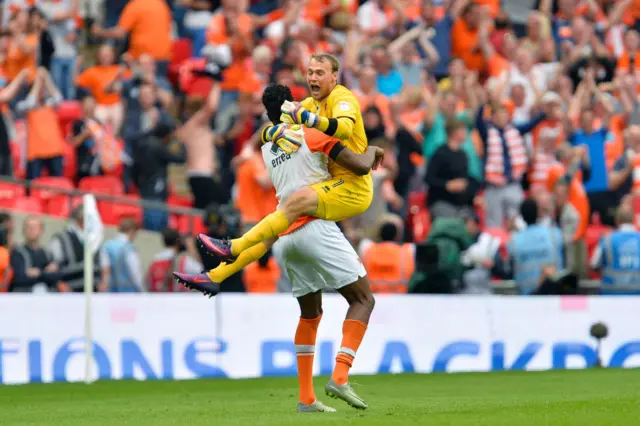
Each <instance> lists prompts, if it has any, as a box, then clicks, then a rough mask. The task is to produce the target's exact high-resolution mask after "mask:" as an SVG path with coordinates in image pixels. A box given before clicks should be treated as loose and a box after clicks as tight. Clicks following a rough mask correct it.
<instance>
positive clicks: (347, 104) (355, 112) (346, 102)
mask: <svg viewBox="0 0 640 426" xmlns="http://www.w3.org/2000/svg"><path fill="white" fill-rule="evenodd" d="M301 105H302V106H303V107H304V108H305V109H306V110H308V111H311V112H312V113H314V114H318V115H321V116H323V117H327V118H340V117H346V118H349V119H350V120H353V122H354V126H353V133H352V134H351V137H350V138H349V139H346V140H342V141H341V142H342V144H343V145H344V146H346V147H347V148H349V149H350V150H351V151H353V152H355V153H356V154H364V152H365V151H366V150H367V147H368V146H369V143H368V142H367V136H366V134H365V132H364V123H363V120H362V113H361V111H360V104H359V103H358V100H357V99H356V97H355V96H354V94H353V93H352V92H351V91H350V90H349V89H347V88H346V87H344V86H342V85H340V84H338V85H337V86H336V87H334V89H333V90H332V91H331V93H330V94H329V96H327V98H326V99H325V100H324V101H322V102H317V101H316V100H314V99H313V98H307V99H305V100H304V101H302V102H301ZM329 173H331V176H333V177H334V178H342V179H344V181H345V182H349V183H352V184H353V187H354V189H357V190H360V191H373V183H372V180H371V173H369V174H367V175H366V176H356V175H355V174H354V173H353V172H350V171H349V170H347V169H345V168H344V167H342V166H340V165H339V164H337V163H336V162H334V161H331V162H330V163H329Z"/></svg>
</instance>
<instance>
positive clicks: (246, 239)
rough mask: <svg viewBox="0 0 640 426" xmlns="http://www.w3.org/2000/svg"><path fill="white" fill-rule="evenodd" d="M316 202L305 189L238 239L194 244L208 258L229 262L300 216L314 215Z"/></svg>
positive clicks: (206, 238) (201, 239) (204, 240)
mask: <svg viewBox="0 0 640 426" xmlns="http://www.w3.org/2000/svg"><path fill="white" fill-rule="evenodd" d="M318 201H319V198H318V194H317V193H316V192H315V191H314V190H313V189H312V188H310V187H305V188H302V189H300V190H298V191H296V192H294V193H293V194H291V195H290V196H289V197H288V198H287V200H286V201H285V202H284V203H283V204H282V205H281V206H279V207H278V210H276V211H275V212H273V213H271V214H270V215H268V216H267V217H265V218H264V219H262V220H261V221H260V222H259V223H258V224H257V225H256V226H254V227H253V228H251V229H250V230H249V231H247V232H246V233H245V234H244V235H243V236H242V237H240V238H236V239H234V240H231V241H228V240H219V239H216V238H211V237H209V236H207V235H204V234H200V235H198V241H199V243H200V244H201V245H202V247H203V248H204V249H205V250H207V252H208V253H209V254H211V255H212V256H213V255H215V256H218V257H219V258H220V259H222V260H223V261H225V262H231V261H233V260H234V259H235V257H236V256H238V255H239V254H240V253H242V252H244V251H245V250H247V249H249V248H251V247H253V246H255V245H256V244H259V243H261V242H263V241H266V240H268V239H270V238H274V237H277V236H278V235H280V234H281V233H283V232H284V231H286V230H287V228H289V226H290V225H291V224H292V223H293V222H295V220H296V219H297V218H299V217H300V216H304V215H309V216H313V215H315V213H316V211H317V210H318Z"/></svg>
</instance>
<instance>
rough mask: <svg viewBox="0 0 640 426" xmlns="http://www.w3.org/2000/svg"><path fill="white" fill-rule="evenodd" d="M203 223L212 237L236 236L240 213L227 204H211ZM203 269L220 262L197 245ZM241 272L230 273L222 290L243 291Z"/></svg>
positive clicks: (208, 268)
mask: <svg viewBox="0 0 640 426" xmlns="http://www.w3.org/2000/svg"><path fill="white" fill-rule="evenodd" d="M205 225H206V226H207V235H209V236H210V237H213V238H237V237H239V236H240V235H241V232H240V214H239V213H238V211H237V210H236V209H234V208H233V207H231V206H229V205H227V204H222V205H218V204H211V205H210V206H209V207H207V209H206V211H205ZM198 251H199V252H200V257H201V259H202V263H203V264H204V269H205V270H206V271H210V270H212V269H215V268H217V267H218V265H219V264H220V260H219V259H218V258H217V257H211V256H210V255H208V254H207V252H206V251H205V250H204V249H202V248H201V247H200V246H198ZM242 278H243V272H241V273H237V274H234V275H231V276H230V277H229V278H227V279H226V280H225V281H224V284H222V286H221V287H220V291H222V292H230V293H242V292H245V291H246V290H245V287H244V283H243V279H242Z"/></svg>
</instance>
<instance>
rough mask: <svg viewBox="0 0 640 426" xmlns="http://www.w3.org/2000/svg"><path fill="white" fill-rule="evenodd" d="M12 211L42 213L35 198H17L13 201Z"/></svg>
mask: <svg viewBox="0 0 640 426" xmlns="http://www.w3.org/2000/svg"><path fill="white" fill-rule="evenodd" d="M13 209H14V210H16V211H19V212H23V213H37V214H40V213H42V203H41V202H40V200H38V199H37V198H31V197H19V198H16V199H14V200H13Z"/></svg>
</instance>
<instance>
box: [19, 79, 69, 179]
mask: <svg viewBox="0 0 640 426" xmlns="http://www.w3.org/2000/svg"><path fill="white" fill-rule="evenodd" d="M60 102H62V95H61V94H60V92H59V91H58V89H57V87H56V85H55V83H54V82H53V79H52V78H51V76H50V75H49V73H48V72H47V70H46V69H44V68H39V69H38V72H37V77H36V81H35V83H34V84H33V86H32V87H31V90H30V91H29V95H28V96H27V98H26V99H25V100H24V101H21V102H19V103H18V105H17V106H16V111H17V112H18V114H24V115H26V119H27V178H28V179H36V178H39V177H40V176H41V175H42V171H43V169H44V168H45V167H46V168H47V170H48V172H49V176H62V155H63V153H64V144H65V140H64V137H63V136H62V131H61V130H60V125H59V123H58V115H57V114H56V112H55V109H54V108H55V106H56V105H57V104H59V103H60Z"/></svg>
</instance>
